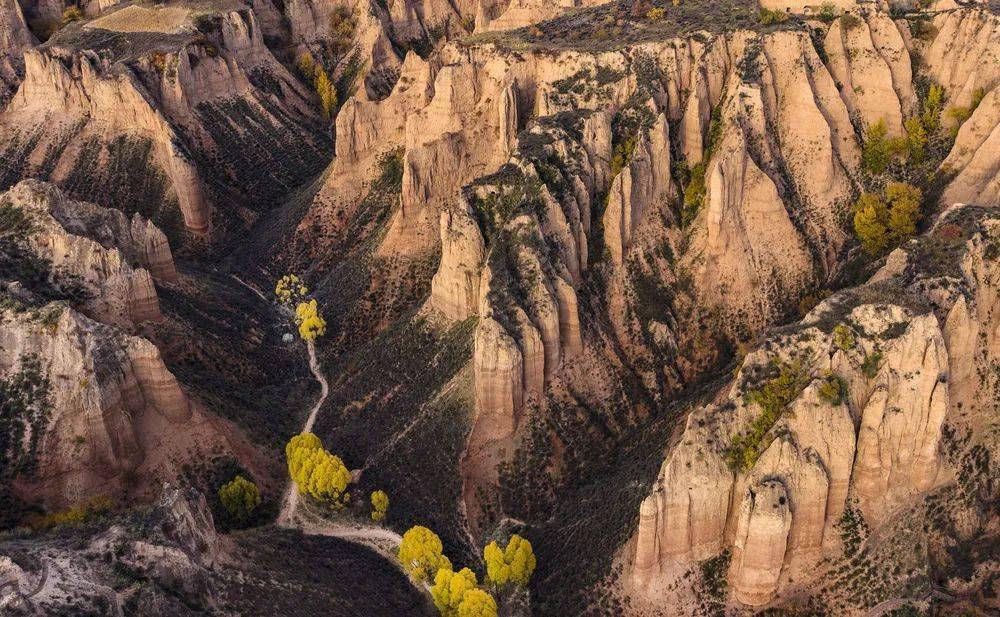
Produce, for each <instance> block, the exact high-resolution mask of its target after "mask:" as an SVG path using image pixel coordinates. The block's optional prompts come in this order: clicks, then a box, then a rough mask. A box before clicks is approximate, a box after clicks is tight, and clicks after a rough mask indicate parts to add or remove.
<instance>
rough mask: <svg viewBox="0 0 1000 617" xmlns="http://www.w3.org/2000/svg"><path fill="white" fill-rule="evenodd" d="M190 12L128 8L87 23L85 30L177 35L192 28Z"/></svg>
mask: <svg viewBox="0 0 1000 617" xmlns="http://www.w3.org/2000/svg"><path fill="white" fill-rule="evenodd" d="M192 17H193V15H192V13H191V11H189V10H187V9H185V8H181V7H176V6H173V7H160V8H149V7H143V6H136V5H132V6H128V7H125V8H124V9H122V10H120V11H115V12H114V13H111V14H110V15H105V16H104V17H100V18H98V19H95V20H94V21H92V22H90V23H88V24H87V25H86V26H85V27H86V28H101V29H103V30H114V31H117V32H160V33H163V34H177V33H179V32H181V31H183V30H186V29H190V28H192V27H193V21H192Z"/></svg>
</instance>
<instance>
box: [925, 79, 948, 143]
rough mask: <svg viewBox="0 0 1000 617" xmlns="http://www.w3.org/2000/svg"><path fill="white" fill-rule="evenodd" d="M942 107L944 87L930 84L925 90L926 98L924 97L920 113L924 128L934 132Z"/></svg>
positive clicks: (937, 125)
mask: <svg viewBox="0 0 1000 617" xmlns="http://www.w3.org/2000/svg"><path fill="white" fill-rule="evenodd" d="M943 107H944V88H942V87H941V86H939V85H937V84H932V85H931V87H930V88H929V89H928V90H927V98H925V99H924V110H923V113H922V114H921V115H920V120H921V121H922V122H923V125H924V128H926V129H927V130H928V131H930V132H932V133H933V132H934V131H936V130H937V129H938V127H939V126H940V125H941V109H942V108H943Z"/></svg>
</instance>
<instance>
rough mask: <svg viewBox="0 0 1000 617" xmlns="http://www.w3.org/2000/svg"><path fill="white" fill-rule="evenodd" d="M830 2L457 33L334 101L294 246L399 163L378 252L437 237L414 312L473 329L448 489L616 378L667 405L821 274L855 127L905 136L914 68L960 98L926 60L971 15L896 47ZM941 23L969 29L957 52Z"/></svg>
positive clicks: (838, 228) (845, 234) (984, 155)
mask: <svg viewBox="0 0 1000 617" xmlns="http://www.w3.org/2000/svg"><path fill="white" fill-rule="evenodd" d="M842 8H843V9H845V10H849V11H850V13H849V14H845V15H844V16H842V17H840V18H838V19H835V20H833V21H832V23H830V24H828V25H826V26H824V25H821V24H820V22H819V21H818V20H817V21H816V22H815V25H816V26H817V28H818V30H817V32H815V33H813V34H812V35H810V34H809V33H807V32H805V31H803V30H796V29H792V28H776V29H764V30H763V31H750V30H735V31H728V32H723V33H718V34H713V33H700V34H698V35H697V36H678V37H676V38H673V39H669V40H661V41H646V42H641V43H635V44H631V45H629V46H625V48H624V49H611V50H609V51H594V50H590V49H586V48H584V47H583V46H579V47H574V46H572V45H567V44H562V45H560V46H553V47H551V48H547V47H546V46H545V44H544V43H543V42H539V39H538V38H537V37H535V38H531V39H529V40H530V41H531V43H530V44H529V43H527V42H524V40H521V39H517V36H521V35H516V36H515V35H509V36H510V37H513V38H514V40H516V41H517V45H519V46H518V47H517V51H516V52H515V51H513V49H512V48H513V47H514V46H515V43H513V42H511V40H509V38H508V39H505V38H503V37H500V38H493V39H490V38H481V39H477V38H473V39H471V40H470V41H467V42H460V43H452V44H449V45H447V46H445V47H444V48H442V49H441V50H440V51H439V53H437V54H434V55H432V56H431V57H430V58H429V59H428V60H423V59H421V58H418V57H415V55H413V54H410V55H408V56H407V58H406V61H405V63H404V64H403V67H402V73H401V77H400V79H399V81H398V82H397V84H396V86H395V88H394V89H393V90H392V92H391V93H390V94H389V95H388V96H387V97H386V98H384V99H382V100H378V101H375V100H370V99H369V98H367V97H365V96H359V97H356V98H354V99H352V100H350V101H348V102H347V103H346V104H345V106H344V108H343V110H342V111H341V114H340V115H339V116H338V121H337V134H338V140H337V158H336V160H335V163H334V165H333V168H332V170H331V174H330V176H329V177H328V178H327V180H326V183H325V185H324V187H323V188H322V189H321V190H320V192H319V194H318V195H317V197H316V200H315V201H314V204H313V207H312V209H311V211H310V213H309V214H308V215H307V216H306V218H305V219H304V220H303V222H302V224H301V225H300V227H299V240H300V242H301V243H303V244H306V243H308V239H309V238H317V237H318V236H317V230H318V229H320V230H322V231H321V232H320V233H321V234H322V237H323V238H337V237H338V236H340V235H341V234H343V233H344V232H345V231H346V230H347V229H349V226H348V225H347V223H348V222H349V221H351V219H352V216H354V213H355V212H356V211H357V208H358V207H359V204H360V203H361V201H362V197H363V196H364V195H365V194H366V191H367V186H368V185H367V181H368V180H369V179H370V178H371V177H372V175H374V174H376V173H377V170H378V168H379V165H380V164H381V163H380V161H383V160H384V158H383V157H385V156H386V155H387V154H392V153H396V152H401V164H402V190H401V194H400V198H399V208H398V209H397V210H395V211H394V214H393V216H392V219H391V222H390V225H389V230H388V233H387V234H386V236H385V238H384V240H382V241H381V242H380V244H379V248H378V253H379V255H380V256H381V257H383V258H402V259H403V260H416V259H420V258H424V256H426V255H434V254H435V253H436V251H437V250H438V247H440V251H441V253H440V254H441V259H440V265H439V266H438V269H437V272H436V274H435V276H434V278H433V281H432V282H431V298H430V300H429V302H428V306H429V307H430V308H432V309H434V310H437V311H440V312H441V313H443V314H444V315H445V316H446V317H448V318H450V319H454V320H461V319H466V318H469V317H472V316H475V317H477V318H478V325H477V328H476V334H475V352H474V361H473V367H474V374H475V393H476V406H477V414H478V416H477V418H478V419H477V421H476V423H475V428H474V429H473V431H472V435H471V437H470V440H469V447H468V450H467V453H466V456H465V458H464V461H465V465H466V467H465V469H466V472H467V473H468V478H469V486H467V490H466V494H467V495H471V494H475V493H477V492H480V491H479V489H481V488H483V487H488V486H489V485H490V484H491V483H492V482H494V481H495V464H496V463H497V462H498V461H500V460H503V459H504V458H505V457H508V456H509V455H510V454H511V451H512V449H513V448H515V447H516V445H515V444H516V440H517V435H518V431H519V429H521V428H523V418H524V413H523V410H524V409H525V408H528V407H530V408H531V409H533V410H534V412H537V413H542V414H544V413H545V412H544V409H545V408H546V406H547V405H549V404H550V403H551V402H552V401H554V400H562V399H563V398H569V399H570V400H576V401H579V400H580V398H581V397H583V398H584V399H585V400H587V401H588V404H589V405H596V406H601V405H604V404H607V402H608V400H609V397H613V396H619V395H620V393H615V392H614V388H609V387H607V386H606V385H602V383H601V381H602V379H611V380H615V379H616V378H614V377H609V376H610V375H614V374H616V373H618V374H620V373H619V372H620V371H624V372H626V373H628V374H629V376H630V378H632V377H634V378H635V379H636V380H637V381H638V382H639V383H640V384H641V387H642V388H643V389H645V391H647V392H649V393H651V395H652V396H653V397H654V398H656V399H659V398H660V397H669V396H670V395H671V393H674V392H676V391H678V390H679V389H680V388H682V387H684V386H685V385H687V384H689V383H691V382H693V381H696V380H697V379H698V378H699V377H700V376H701V375H704V374H705V372H706V371H707V370H710V369H711V367H713V366H716V364H717V362H718V361H719V359H720V358H722V357H723V356H724V351H723V350H724V349H725V348H726V347H727V346H733V345H735V344H736V343H738V342H740V341H749V340H752V338H753V337H754V336H755V334H756V333H759V332H762V331H764V330H765V329H766V328H768V327H769V326H771V325H773V324H775V323H777V322H779V321H780V320H782V319H786V318H787V317H788V315H789V314H790V313H791V312H792V310H793V307H794V305H795V302H796V301H797V300H798V299H799V298H800V297H802V296H803V295H804V294H806V293H807V292H808V291H809V290H812V289H816V288H820V287H823V286H825V285H827V284H828V283H829V282H830V281H831V280H833V279H835V278H836V277H838V276H839V275H840V273H841V268H842V266H843V263H844V260H845V256H846V254H845V250H846V248H847V247H848V246H849V245H850V235H849V230H848V227H847V225H845V220H847V219H849V217H850V203H851V201H852V200H853V199H854V198H855V197H856V196H857V194H858V192H859V191H860V190H862V189H863V188H864V187H865V186H866V184H865V183H866V182H868V180H867V178H866V177H865V176H864V174H863V173H862V170H861V151H862V134H863V131H864V128H865V127H866V126H868V125H870V124H874V123H877V122H879V121H884V122H885V123H886V127H887V129H888V132H889V135H890V137H898V136H902V135H904V127H903V122H904V120H905V119H906V118H909V117H911V116H913V115H914V114H917V113H919V112H920V105H921V103H920V101H919V97H918V94H917V87H916V86H915V85H914V84H915V83H917V82H918V81H919V80H920V79H922V78H923V77H925V76H927V75H930V76H931V78H932V79H934V80H935V81H940V82H941V83H942V84H944V85H945V88H946V91H947V92H948V95H947V96H948V99H947V101H948V104H949V105H952V104H954V105H957V104H959V103H960V102H961V100H963V99H962V97H963V96H964V94H960V91H961V90H964V89H966V86H965V85H964V84H963V85H962V86H961V87H959V86H958V85H957V84H954V83H952V80H950V79H949V78H948V77H947V75H946V74H945V72H946V69H944V68H941V67H942V66H943V63H947V62H954V61H958V60H956V58H960V57H962V58H966V57H967V58H968V60H966V62H972V60H971V58H972V57H973V50H975V49H978V48H979V47H978V46H980V45H982V38H983V37H981V36H976V35H972V34H971V32H972V31H973V30H974V29H975V28H977V27H979V26H975V25H973V22H974V23H975V24H980V22H983V24H990V23H992V20H993V16H992V15H991V14H990V13H989V12H988V11H983V10H981V9H960V10H954V11H948V12H945V13H942V14H940V15H938V16H937V17H935V18H934V19H935V23H939V22H940V24H941V27H940V28H939V29H938V30H937V33H936V34H935V35H933V36H932V37H931V38H930V39H927V37H926V36H925V37H924V38H923V39H920V40H916V39H915V38H914V36H913V35H912V33H911V32H910V29H909V28H910V26H909V25H908V22H906V21H904V20H900V21H898V22H897V21H893V19H891V18H890V16H889V15H888V14H887V13H886V12H885V11H884V10H880V9H878V8H877V7H871V6H860V7H855V6H844V7H842ZM951 20H957V21H958V22H964V21H968V22H970V23H967V24H966V25H965V26H964V27H965V28H967V29H968V30H969V32H970V34H969V35H968V36H966V37H964V38H961V37H959V39H956V37H955V35H954V32H952V30H954V29H955V28H956V27H957V26H955V25H948V24H951ZM980 25H982V24H980ZM949 28H950V29H949ZM981 29H982V31H983V32H988V30H989V26H988V25H987V26H983V27H982V28H981ZM543 30H545V28H543ZM948 32H952V34H948ZM525 36H528V35H525ZM530 36H532V37H534V36H535V35H530ZM989 36H992V35H988V36H987V38H988V37H989ZM941 37H950V40H951V41H952V43H953V44H954V48H953V49H954V53H952V54H948V59H947V60H944V54H942V53H941V52H940V51H937V52H933V51H931V49H932V48H939V47H941V46H943V45H944V43H942V42H941V41H942V38H941ZM925 39H926V40H925ZM911 53H920V54H921V55H922V56H923V57H924V60H925V62H924V64H923V65H921V66H926V67H927V69H926V73H925V74H923V75H918V74H916V73H915V71H916V70H917V69H915V67H916V66H917V65H916V63H914V62H913V61H911ZM935 58H938V59H937V60H935ZM992 70H993V68H992V67H991V68H988V69H983V70H980V71H979V73H983V72H984V71H985V72H986V73H988V72H989V71H992ZM963 71H964V69H963ZM963 74H964V73H963ZM977 79H980V78H977ZM981 79H982V81H981V82H977V83H980V84H990V85H993V84H994V83H995V80H994V79H993V78H992V77H990V76H989V75H985V76H984V77H982V78H981ZM949 88H950V89H951V90H949ZM952 90H954V92H953V91H952ZM990 109H994V110H995V98H992V97H990V96H986V98H984V99H983V101H982V102H981V103H980V104H979V107H978V108H977V109H976V110H975V112H974V113H973V114H972V118H971V119H970V120H969V121H968V122H966V123H965V124H964V125H963V126H962V127H961V130H960V131H959V138H958V142H956V146H955V148H953V149H952V151H951V157H950V158H951V159H952V160H953V162H954V165H955V167H954V168H951V170H952V171H953V172H955V173H957V175H956V176H955V180H953V181H952V182H951V184H950V185H949V187H948V189H947V190H946V195H948V194H951V193H948V191H952V192H961V191H965V193H963V195H971V194H973V193H976V192H977V191H980V190H981V189H980V188H978V187H979V186H980V185H982V186H986V184H988V182H990V181H991V180H983V179H982V176H984V175H985V176H989V178H992V175H991V174H992V172H993V171H995V169H994V168H995V164H996V156H995V151H994V150H993V149H992V148H990V147H989V144H988V143H987V142H988V139H989V138H990V135H991V134H992V132H993V129H992V127H993V126H995V122H992V116H990V115H989V110H990ZM964 144H973V146H974V147H975V150H974V151H970V148H971V146H966V145H964ZM973 152H977V153H980V154H979V157H980V159H979V160H974V159H975V155H974V154H973ZM688 173H690V175H688ZM695 182H701V183H703V185H704V189H703V191H702V192H701V193H700V194H699V193H698V191H696V190H690V191H689V190H688V189H690V188H691V186H692V184H694V183H695ZM963 187H965V188H963ZM682 193H691V194H690V195H683V196H682ZM985 203H989V197H987V198H986V201H985ZM595 281H599V283H596V282H595ZM587 311H590V313H589V314H588V313H587ZM873 413H874V412H873ZM803 482H805V480H803ZM470 487H471V488H470ZM883 488H884V487H883ZM738 507H739V504H736V508H737V509H738ZM475 510H476V506H475V504H473V506H472V507H470V512H474V511H475ZM752 512H753V509H752V508H751V514H752ZM723 518H725V517H723ZM750 519H751V521H752V520H753V517H752V516H751V517H750ZM748 524H749V523H748ZM734 525H735V523H734Z"/></svg>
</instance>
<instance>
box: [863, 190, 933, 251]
mask: <svg viewBox="0 0 1000 617" xmlns="http://www.w3.org/2000/svg"><path fill="white" fill-rule="evenodd" d="M921 198H922V196H921V193H920V189H918V188H917V187H915V186H912V185H910V184H904V183H902V182H890V183H888V184H887V185H886V187H885V191H883V192H882V194H878V193H864V194H862V195H861V197H860V199H858V201H857V202H855V204H854V233H855V235H856V236H857V237H858V241H859V242H861V246H862V248H864V250H865V252H866V253H868V254H869V255H873V256H875V255H880V254H881V253H883V252H884V251H886V250H887V249H890V248H893V247H896V246H899V244H900V243H902V242H903V241H905V240H907V239H909V238H912V237H913V235H914V234H915V233H916V231H917V221H918V220H919V219H920V200H921Z"/></svg>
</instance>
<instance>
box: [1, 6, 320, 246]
mask: <svg viewBox="0 0 1000 617" xmlns="http://www.w3.org/2000/svg"><path fill="white" fill-rule="evenodd" d="M156 20H159V22H160V25H158V26H157V27H156V28H157V31H143V27H144V26H142V25H141V24H143V23H146V22H152V21H156ZM196 21H197V24H196V23H195V22H196ZM199 28H201V29H202V30H204V31H201V30H199ZM126 39H128V40H130V41H132V43H130V44H129V45H125V44H124V41H125V40H126ZM24 63H25V76H24V80H23V82H22V84H21V86H20V87H19V89H18V92H17V94H16V95H15V96H14V97H13V99H12V101H11V103H10V105H9V106H8V107H7V109H6V110H5V111H4V113H3V114H2V117H0V140H2V142H3V148H4V152H5V163H4V178H5V180H4V182H5V183H6V184H8V185H9V184H11V183H13V182H15V181H16V180H18V179H19V178H21V177H25V176H34V177H41V178H45V179H51V180H52V181H53V182H55V183H56V184H58V185H60V186H61V187H63V188H64V189H65V190H67V191H68V192H69V193H70V194H71V195H72V196H74V197H77V198H82V199H86V200H88V201H93V202H95V203H98V204H100V205H104V206H111V207H114V208H117V209H119V210H123V211H125V212H127V213H129V214H131V213H133V212H136V211H138V212H140V213H141V214H143V215H144V216H145V217H147V218H153V219H154V220H156V221H157V222H158V223H160V224H161V225H163V226H164V227H167V228H168V229H169V231H170V232H171V233H174V234H177V233H181V232H183V230H187V231H188V232H189V233H191V234H193V235H194V236H198V237H204V236H206V235H207V234H209V232H210V230H211V228H212V224H213V216H215V218H216V219H217V220H216V223H217V224H218V226H219V227H220V230H221V232H222V234H220V235H224V232H225V231H226V230H227V229H231V228H233V227H234V226H239V225H246V224H249V223H251V222H252V221H253V220H254V219H255V218H256V217H257V216H258V215H259V213H260V212H261V211H263V210H266V209H267V208H268V207H269V205H268V204H269V200H272V199H274V198H276V197H277V196H278V195H280V194H282V192H283V191H287V190H288V189H289V188H290V186H291V185H292V184H294V183H295V179H296V178H304V177H307V175H308V174H310V173H314V172H315V171H318V169H319V168H320V167H321V166H322V164H323V163H324V160H325V154H324V153H325V152H326V151H327V149H328V147H329V141H328V137H327V136H326V135H324V132H323V130H322V128H321V127H320V123H319V119H318V117H317V112H316V111H315V107H314V106H313V104H312V102H311V95H310V94H309V93H308V91H307V90H305V88H304V86H303V85H301V84H300V83H299V81H298V80H297V79H295V78H293V77H292V76H291V75H290V74H289V72H288V71H287V70H286V69H285V68H284V67H283V66H282V65H281V64H280V63H278V62H277V61H276V60H275V59H274V57H273V56H272V55H271V53H270V52H269V51H268V49H267V47H265V46H264V43H263V38H262V31H261V28H260V27H259V26H258V24H257V21H256V18H255V16H254V13H253V12H252V11H250V10H248V9H246V8H239V7H236V8H234V9H233V10H230V11H221V12H215V13H212V12H209V13H204V12H197V11H193V10H189V9H183V8H178V7H169V8H156V7H152V8H149V7H138V6H130V7H126V8H123V9H121V10H117V11H112V12H109V13H105V14H104V15H102V16H101V17H99V18H98V19H95V20H93V21H89V22H87V23H83V24H80V23H77V24H73V25H71V26H68V27H66V28H64V29H63V30H61V31H60V32H59V33H58V34H56V35H55V36H54V37H53V38H52V39H51V40H49V41H48V42H47V43H46V44H45V45H43V46H41V47H39V48H36V49H33V50H29V51H27V52H26V53H25V56H24ZM235 126H243V127H245V128H244V129H243V130H234V129H233V128H232V127H235ZM122 174H132V176H133V177H135V178H138V181H125V180H124V178H123V175H122ZM213 207H217V209H218V210H219V212H218V213H217V215H213ZM180 237H181V236H178V238H180Z"/></svg>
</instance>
